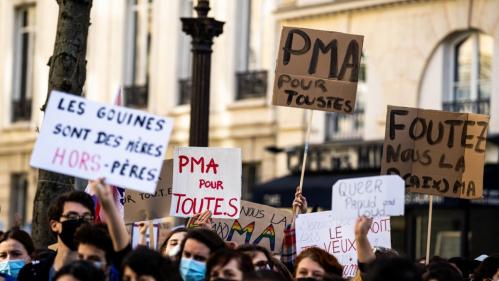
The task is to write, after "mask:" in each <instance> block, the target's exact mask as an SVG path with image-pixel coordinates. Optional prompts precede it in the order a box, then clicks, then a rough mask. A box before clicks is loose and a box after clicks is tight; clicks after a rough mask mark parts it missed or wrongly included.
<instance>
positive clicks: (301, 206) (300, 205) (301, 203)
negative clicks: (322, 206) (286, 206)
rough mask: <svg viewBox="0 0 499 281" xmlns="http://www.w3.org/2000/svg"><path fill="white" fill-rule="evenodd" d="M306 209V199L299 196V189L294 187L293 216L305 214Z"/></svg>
mask: <svg viewBox="0 0 499 281" xmlns="http://www.w3.org/2000/svg"><path fill="white" fill-rule="evenodd" d="M307 208H308V203H307V198H305V196H303V195H302V194H301V191H300V190H299V187H296V193H295V199H294V200H293V214H295V215H297V214H305V213H306V212H307Z"/></svg>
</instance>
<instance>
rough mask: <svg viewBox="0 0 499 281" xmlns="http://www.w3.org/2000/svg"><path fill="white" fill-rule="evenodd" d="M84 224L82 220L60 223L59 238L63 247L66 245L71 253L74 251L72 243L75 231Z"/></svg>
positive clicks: (73, 243) (74, 247) (74, 246)
mask: <svg viewBox="0 0 499 281" xmlns="http://www.w3.org/2000/svg"><path fill="white" fill-rule="evenodd" d="M84 223H86V222H85V221H84V220H67V221H63V222H61V224H62V232H61V233H59V237H60V238H61V240H62V242H63V243H64V245H66V247H68V248H69V249H70V250H71V251H76V245H75V242H74V235H75V232H76V229H77V228H78V227H80V226H81V225H82V224H84Z"/></svg>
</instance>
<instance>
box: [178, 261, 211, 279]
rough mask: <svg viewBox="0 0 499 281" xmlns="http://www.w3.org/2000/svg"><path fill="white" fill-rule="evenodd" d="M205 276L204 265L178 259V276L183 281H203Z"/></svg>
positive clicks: (198, 262)
mask: <svg viewBox="0 0 499 281" xmlns="http://www.w3.org/2000/svg"><path fill="white" fill-rule="evenodd" d="M205 275H206V264H205V263H204V262H200V261H195V260H193V259H186V258H181V259H180V276H182V279H183V280H184V281H203V280H204V276H205Z"/></svg>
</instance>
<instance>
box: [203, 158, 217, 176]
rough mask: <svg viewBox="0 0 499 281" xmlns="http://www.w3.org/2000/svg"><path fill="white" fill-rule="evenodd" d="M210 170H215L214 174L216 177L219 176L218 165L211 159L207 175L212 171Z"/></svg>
mask: <svg viewBox="0 0 499 281" xmlns="http://www.w3.org/2000/svg"><path fill="white" fill-rule="evenodd" d="M210 168H212V169H213V173H215V175H216V174H217V168H218V164H217V163H215V161H214V160H213V158H211V160H210V163H208V168H207V169H206V172H207V173H208V172H209V171H210Z"/></svg>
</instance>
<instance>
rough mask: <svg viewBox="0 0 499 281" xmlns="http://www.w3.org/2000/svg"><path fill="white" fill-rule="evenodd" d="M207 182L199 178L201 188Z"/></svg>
mask: <svg viewBox="0 0 499 281" xmlns="http://www.w3.org/2000/svg"><path fill="white" fill-rule="evenodd" d="M205 184H206V182H205V180H203V179H200V180H199V188H202V187H203V185H205Z"/></svg>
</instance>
